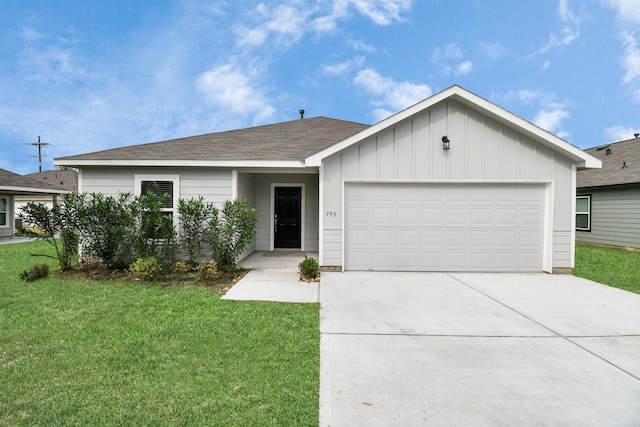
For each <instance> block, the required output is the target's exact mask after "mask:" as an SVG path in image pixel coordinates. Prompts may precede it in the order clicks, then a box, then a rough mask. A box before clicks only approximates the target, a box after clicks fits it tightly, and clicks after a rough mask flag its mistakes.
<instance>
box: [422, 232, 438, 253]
mask: <svg viewBox="0 0 640 427" xmlns="http://www.w3.org/2000/svg"><path fill="white" fill-rule="evenodd" d="M443 238H444V233H443V232H442V230H425V229H422V230H420V244H421V246H422V248H423V249H438V250H441V249H442V244H443Z"/></svg>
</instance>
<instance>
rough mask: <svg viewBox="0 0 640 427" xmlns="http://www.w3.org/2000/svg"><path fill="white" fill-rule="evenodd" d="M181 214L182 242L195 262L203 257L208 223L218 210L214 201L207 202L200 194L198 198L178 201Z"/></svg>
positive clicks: (191, 260)
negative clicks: (203, 245)
mask: <svg viewBox="0 0 640 427" xmlns="http://www.w3.org/2000/svg"><path fill="white" fill-rule="evenodd" d="M178 213H179V214H180V225H181V227H180V243H181V245H182V247H183V248H184V250H185V251H186V252H187V256H188V257H189V261H190V262H191V263H192V264H195V263H196V261H197V260H198V258H201V257H202V241H203V238H204V236H205V235H206V232H207V228H208V227H207V223H208V222H209V221H210V220H211V218H212V217H213V215H214V214H215V215H217V210H216V208H215V207H214V206H213V204H212V203H205V202H204V198H203V197H202V196H200V197H199V198H197V199H189V200H183V199H180V200H179V201H178Z"/></svg>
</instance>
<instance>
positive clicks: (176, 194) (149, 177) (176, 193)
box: [134, 174, 180, 232]
mask: <svg viewBox="0 0 640 427" xmlns="http://www.w3.org/2000/svg"><path fill="white" fill-rule="evenodd" d="M134 181H135V187H134V195H136V196H139V195H140V194H141V193H142V181H172V182H173V209H166V208H165V209H162V211H163V212H169V211H172V217H173V225H174V227H175V230H176V232H179V228H180V216H179V215H178V200H180V175H164V174H136V175H135V177H134Z"/></svg>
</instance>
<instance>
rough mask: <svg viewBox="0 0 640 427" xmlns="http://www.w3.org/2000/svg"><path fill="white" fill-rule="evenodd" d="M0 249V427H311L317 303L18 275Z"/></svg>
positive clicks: (25, 263) (19, 249) (16, 254)
mask: <svg viewBox="0 0 640 427" xmlns="http://www.w3.org/2000/svg"><path fill="white" fill-rule="evenodd" d="M44 252H46V253H49V254H51V253H52V251H51V249H50V247H49V246H48V245H47V244H46V243H44V242H32V243H21V244H13V245H1V246H0V279H1V280H0V396H2V397H1V398H0V425H12V426H13V425H224V426H248V425H295V426H304V425H313V426H317V425H318V390H319V339H320V338H319V318H318V305H317V304H282V303H259V302H236V301H226V300H221V299H220V298H219V296H218V294H217V293H216V292H215V291H214V290H212V289H211V288H207V287H199V286H193V285H181V286H166V285H161V284H135V283H134V284H132V283H125V282H118V281H93V280H87V279H81V278H71V279H70V278H60V277H58V276H57V275H56V273H53V274H52V275H51V276H50V277H49V278H47V279H41V280H38V281H34V282H29V283H25V282H23V281H21V280H20V278H19V274H20V272H22V271H23V270H27V269H29V268H31V266H33V265H35V264H38V263H41V262H47V263H50V266H51V267H52V271H53V270H55V268H54V265H55V263H54V262H53V260H51V261H47V259H46V258H33V257H31V256H30V255H29V254H31V253H44Z"/></svg>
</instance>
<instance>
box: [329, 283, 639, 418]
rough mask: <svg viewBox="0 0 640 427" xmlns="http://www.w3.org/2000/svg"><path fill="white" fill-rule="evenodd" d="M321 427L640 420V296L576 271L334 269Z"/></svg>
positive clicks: (330, 289) (330, 292) (330, 291)
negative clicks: (564, 272)
mask: <svg viewBox="0 0 640 427" xmlns="http://www.w3.org/2000/svg"><path fill="white" fill-rule="evenodd" d="M320 303H321V310H320V317H321V321H320V322H321V323H320V331H321V344H320V351H321V369H320V424H321V425H322V426H334V427H336V426H389V425H399V426H412V425H442V426H452V425H456V426H461V425H473V426H481V425H504V426H507V425H509V426H510V425H521V426H522V425H525V426H527V425H566V426H573V425H581V426H589V425H593V426H605V425H629V426H631V425H633V426H636V425H640V295H637V294H632V293H629V292H625V291H621V290H618V289H614V288H611V287H608V286H604V285H600V284H597V283H594V282H590V281H587V280H583V279H579V278H576V277H573V276H569V275H548V274H475V273H459V274H458V273H455V274H454V273H449V274H448V273H370V272H367V273H356V272H347V273H323V276H322V282H321V285H320Z"/></svg>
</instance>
